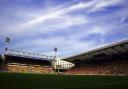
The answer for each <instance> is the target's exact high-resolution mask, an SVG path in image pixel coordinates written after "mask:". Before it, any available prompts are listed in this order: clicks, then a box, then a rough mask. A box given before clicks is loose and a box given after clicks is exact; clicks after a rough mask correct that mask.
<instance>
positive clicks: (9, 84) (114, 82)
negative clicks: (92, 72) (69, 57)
mask: <svg viewBox="0 0 128 89" xmlns="http://www.w3.org/2000/svg"><path fill="white" fill-rule="evenodd" d="M0 89H128V76H85V75H53V74H25V73H0Z"/></svg>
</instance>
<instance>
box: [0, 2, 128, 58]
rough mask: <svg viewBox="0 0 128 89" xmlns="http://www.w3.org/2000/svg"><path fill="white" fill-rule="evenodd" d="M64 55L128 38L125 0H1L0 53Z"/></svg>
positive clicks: (71, 54)
mask: <svg viewBox="0 0 128 89" xmlns="http://www.w3.org/2000/svg"><path fill="white" fill-rule="evenodd" d="M6 36H7V37H9V38H10V43H9V44H8V48H9V49H11V50H17V51H24V52H30V53H36V54H44V55H49V56H53V55H54V51H53V49H54V47H57V48H58V52H57V56H58V57H60V58H65V57H69V56H73V55H76V54H79V53H82V52H86V51H88V50H92V49H95V48H98V47H102V46H105V45H108V44H111V43H115V42H118V41H121V40H125V39H128V0H0V53H3V52H4V48H5V38H6Z"/></svg>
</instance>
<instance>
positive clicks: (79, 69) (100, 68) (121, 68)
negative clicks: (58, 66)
mask: <svg viewBox="0 0 128 89" xmlns="http://www.w3.org/2000/svg"><path fill="white" fill-rule="evenodd" d="M63 60H66V61H70V62H72V63H75V67H73V68H72V69H70V70H68V71H67V72H66V73H65V74H84V75H128V40H125V41H121V42H117V43H114V44H111V45H108V46H105V47H101V48H98V49H94V50H91V51H88V52H85V53H82V54H79V55H76V56H72V57H69V58H65V59H63Z"/></svg>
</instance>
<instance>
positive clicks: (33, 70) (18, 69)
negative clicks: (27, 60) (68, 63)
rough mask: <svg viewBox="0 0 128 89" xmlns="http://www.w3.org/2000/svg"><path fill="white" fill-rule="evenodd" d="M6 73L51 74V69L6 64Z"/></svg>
mask: <svg viewBox="0 0 128 89" xmlns="http://www.w3.org/2000/svg"><path fill="white" fill-rule="evenodd" d="M7 71H8V72H23V73H26V72H29V73H53V70H52V68H51V67H47V66H42V65H32V64H20V63H8V64H7Z"/></svg>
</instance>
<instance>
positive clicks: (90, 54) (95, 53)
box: [63, 39, 128, 61]
mask: <svg viewBox="0 0 128 89" xmlns="http://www.w3.org/2000/svg"><path fill="white" fill-rule="evenodd" d="M120 53H127V54H128V39H127V40H123V41H120V42H116V43H113V44H110V45H107V46H104V47H100V48H97V49H93V50H90V51H87V52H84V53H80V54H78V55H75V56H71V57H67V58H64V59H63V60H67V61H75V60H86V59H95V58H98V57H105V56H108V55H112V54H120Z"/></svg>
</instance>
